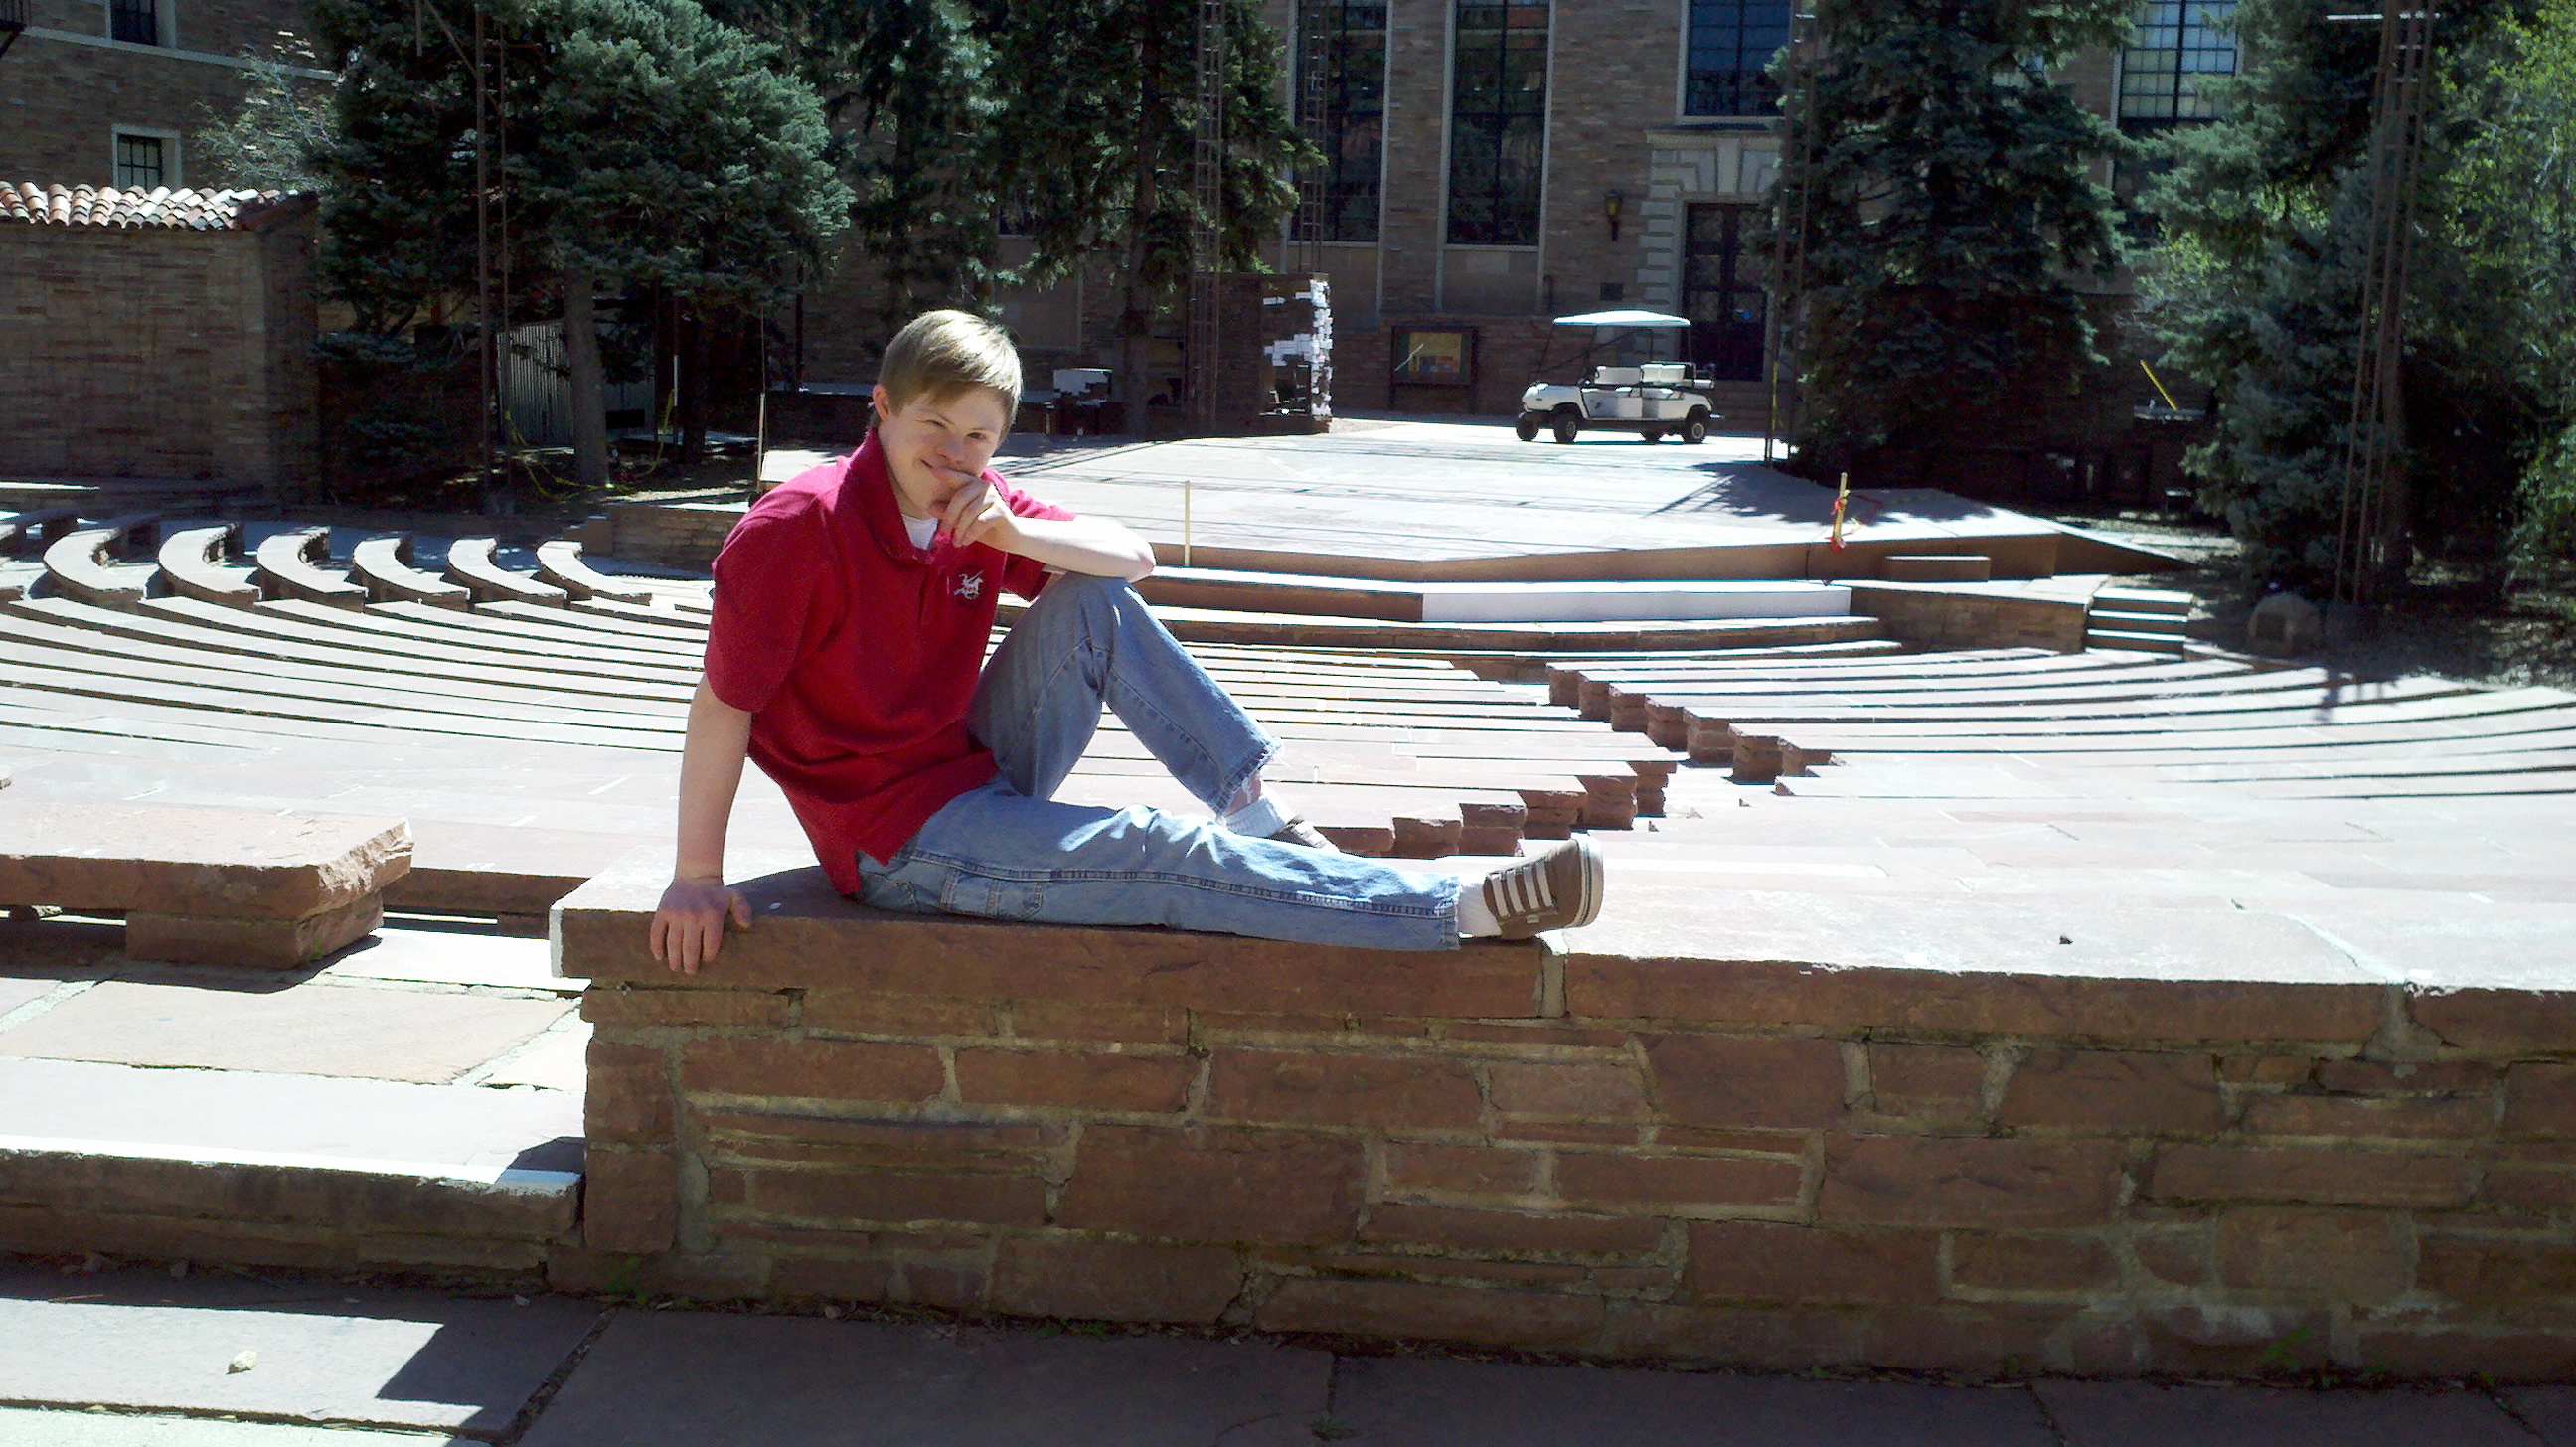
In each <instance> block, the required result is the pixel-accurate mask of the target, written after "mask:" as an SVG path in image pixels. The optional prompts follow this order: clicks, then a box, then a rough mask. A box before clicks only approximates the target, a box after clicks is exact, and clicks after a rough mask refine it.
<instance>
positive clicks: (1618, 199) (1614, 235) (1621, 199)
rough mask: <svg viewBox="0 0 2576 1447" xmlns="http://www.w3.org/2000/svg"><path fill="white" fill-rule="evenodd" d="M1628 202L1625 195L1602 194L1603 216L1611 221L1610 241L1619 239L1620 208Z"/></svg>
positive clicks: (1607, 192) (1615, 193) (1605, 192)
mask: <svg viewBox="0 0 2576 1447" xmlns="http://www.w3.org/2000/svg"><path fill="white" fill-rule="evenodd" d="M1627 200H1628V198H1627V197H1626V196H1625V195H1622V194H1621V193H1619V192H1617V191H1604V192H1602V193H1601V214H1602V215H1603V216H1606V217H1608V218H1609V219H1610V239H1611V240H1613V241H1616V240H1618V239H1619V208H1620V207H1621V206H1622V205H1624V204H1626V202H1627Z"/></svg>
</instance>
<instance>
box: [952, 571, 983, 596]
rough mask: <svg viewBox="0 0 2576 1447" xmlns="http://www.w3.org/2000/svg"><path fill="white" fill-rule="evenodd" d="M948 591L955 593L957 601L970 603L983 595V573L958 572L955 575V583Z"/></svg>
mask: <svg viewBox="0 0 2576 1447" xmlns="http://www.w3.org/2000/svg"><path fill="white" fill-rule="evenodd" d="M950 591H951V592H953V593H955V594H956V595H957V601H958V602H960V603H972V602H974V601H975V600H976V599H978V598H981V597H983V596H984V575H983V574H981V573H960V574H958V575H957V585H956V586H955V587H954V588H952V589H951V590H950Z"/></svg>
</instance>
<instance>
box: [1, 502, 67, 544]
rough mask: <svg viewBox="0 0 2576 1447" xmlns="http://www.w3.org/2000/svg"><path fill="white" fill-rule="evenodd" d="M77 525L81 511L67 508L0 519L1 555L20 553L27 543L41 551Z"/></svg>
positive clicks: (12, 514) (23, 513)
mask: <svg viewBox="0 0 2576 1447" xmlns="http://www.w3.org/2000/svg"><path fill="white" fill-rule="evenodd" d="M79 522H80V511H79V510H78V509H77V508H68V507H40V508H31V509H29V510H28V511H26V512H13V513H9V514H6V515H5V516H0V552H9V553H20V552H23V551H24V549H25V548H26V546H27V545H28V544H30V543H33V544H36V545H37V547H38V550H39V551H41V550H42V548H43V545H44V544H46V543H50V542H52V541H53V540H54V539H56V538H58V537H61V536H62V535H63V534H64V533H66V532H69V531H70V530H71V529H72V528H73V527H75V526H77V525H78V524H79Z"/></svg>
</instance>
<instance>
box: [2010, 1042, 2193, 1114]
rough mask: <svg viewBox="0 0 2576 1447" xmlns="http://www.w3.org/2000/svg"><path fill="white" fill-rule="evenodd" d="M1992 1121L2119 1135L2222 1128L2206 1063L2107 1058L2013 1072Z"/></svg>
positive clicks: (2082, 1057) (2148, 1055)
mask: <svg viewBox="0 0 2576 1447" xmlns="http://www.w3.org/2000/svg"><path fill="white" fill-rule="evenodd" d="M2000 1119H2001V1121H2002V1123H2003V1124H2005V1125H2007V1126H2049V1127H2055V1128H2058V1129H2066V1130H2095V1131H2117V1132H2120V1133H2123V1134H2129V1133H2138V1132H2164V1131H2214V1130H2217V1129H2219V1128H2221V1127H2222V1126H2224V1125H2225V1124H2226V1123H2227V1121H2226V1114H2225V1112H2224V1111H2223V1110H2222V1109H2221V1107H2220V1104H2219V1099H2218V1073H2217V1069H2216V1067H2215V1065H2214V1064H2213V1063H2212V1061H2211V1059H2210V1057H2209V1056H2207V1055H2186V1054H2180V1053H2165V1052H2161V1051H2113V1050H2043V1051H2040V1052H2038V1053H2036V1054H2034V1055H2032V1056H2031V1057H2030V1059H2028V1060H2026V1061H2024V1062H2022V1065H2021V1068H2020V1069H2018V1070H2016V1071H2014V1072H2013V1077H2012V1082H2011V1084H2010V1085H2009V1086H2007V1087H2006V1088H2005V1091H2004V1103H2003V1110H2002V1113H2001V1116H2000Z"/></svg>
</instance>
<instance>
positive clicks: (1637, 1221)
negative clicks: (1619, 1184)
mask: <svg viewBox="0 0 2576 1447" xmlns="http://www.w3.org/2000/svg"><path fill="white" fill-rule="evenodd" d="M1359 1236H1360V1239H1361V1240H1363V1241H1383V1242H1389V1243H1394V1244H1401V1245H1409V1246H1445V1247H1450V1248H1452V1249H1455V1250H1460V1251H1528V1252H1546V1253H1549V1254H1557V1253H1564V1254H1583V1255H1620V1256H1627V1255H1635V1254H1637V1253H1640V1252H1645V1251H1652V1250H1654V1249H1655V1246H1656V1244H1657V1243H1658V1242H1659V1241H1660V1240H1661V1238H1662V1236H1663V1229H1662V1226H1661V1224H1660V1223H1659V1222H1655V1221H1651V1220H1645V1219H1642V1218H1639V1217H1635V1216H1576V1215H1565V1214H1559V1213H1549V1214H1538V1213H1523V1212H1519V1211H1477V1210H1470V1209H1466V1208H1463V1207H1454V1206H1409V1205H1404V1204H1402V1203H1399V1202H1393V1201H1382V1202H1379V1203H1377V1204H1375V1205H1372V1206H1370V1207H1369V1213H1368V1223H1367V1224H1366V1225H1364V1226H1362V1227H1361V1228H1360V1232H1359Z"/></svg>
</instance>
